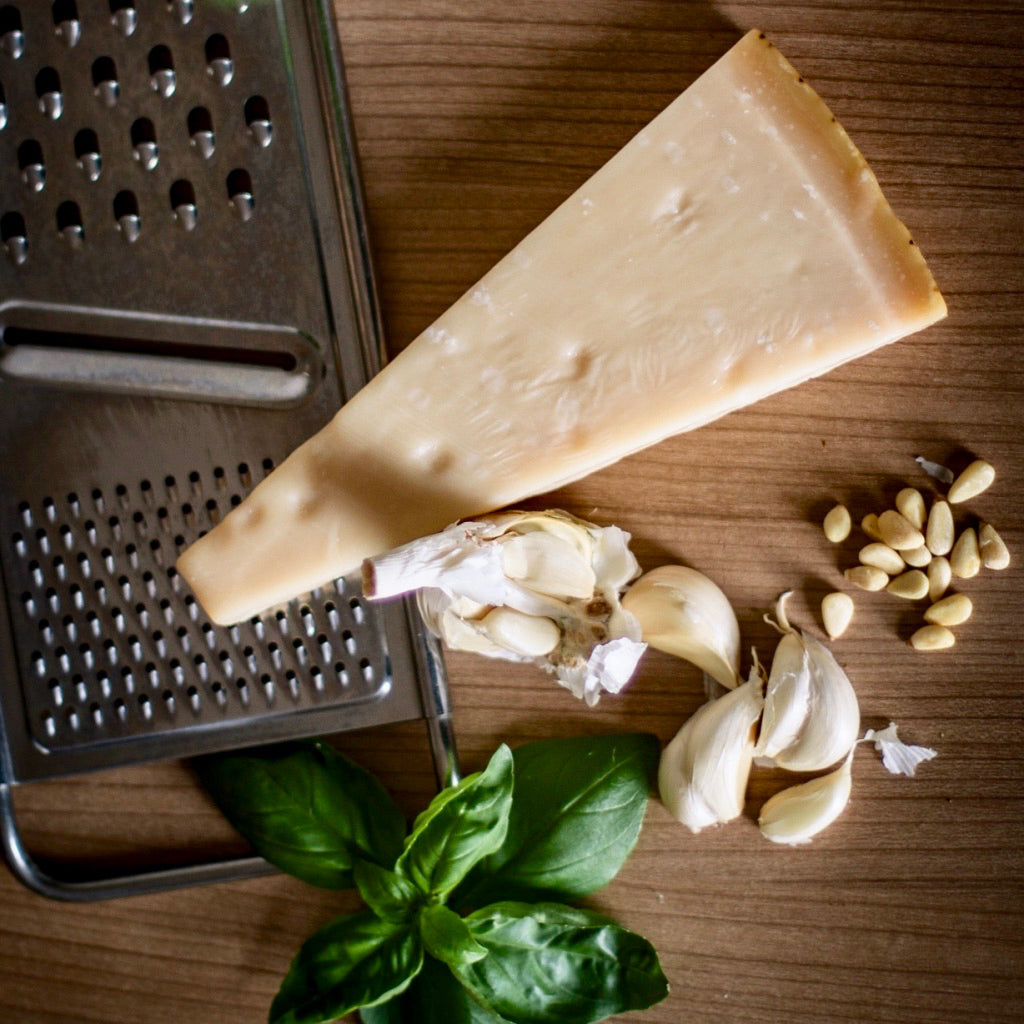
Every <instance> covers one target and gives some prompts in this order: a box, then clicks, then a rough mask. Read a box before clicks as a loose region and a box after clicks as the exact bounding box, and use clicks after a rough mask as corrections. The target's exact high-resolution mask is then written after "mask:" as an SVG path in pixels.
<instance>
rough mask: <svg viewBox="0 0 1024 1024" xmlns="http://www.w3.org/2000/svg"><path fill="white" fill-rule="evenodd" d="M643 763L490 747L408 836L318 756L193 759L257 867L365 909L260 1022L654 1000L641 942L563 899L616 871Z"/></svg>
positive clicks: (377, 790) (553, 743)
mask: <svg viewBox="0 0 1024 1024" xmlns="http://www.w3.org/2000/svg"><path fill="white" fill-rule="evenodd" d="M658 751H659V747H658V742H657V739H656V738H655V737H654V736H650V735H647V734H626V735H616V736H599V737H580V738H575V739H568V740H545V741H542V742H539V743H531V744H526V745H524V746H522V747H519V748H518V749H517V750H516V751H515V752H512V751H510V750H509V748H508V747H507V746H505V745H502V746H501V747H499V748H498V750H497V751H496V752H495V754H494V755H493V757H492V758H491V760H490V762H489V763H488V765H487V767H486V768H485V769H484V770H483V771H482V772H478V773H476V774H474V775H470V776H468V777H467V778H465V779H464V780H463V781H462V782H460V783H459V784H458V785H457V786H453V787H451V788H449V789H446V790H444V791H442V792H441V793H440V794H439V795H438V796H437V797H435V799H434V800H433V801H432V802H431V804H430V806H429V807H428V808H427V809H426V810H425V811H424V812H423V813H422V814H420V815H419V816H418V817H417V818H416V820H415V821H414V822H413V826H412V829H411V831H410V832H409V834H408V835H407V836H406V835H404V831H405V829H404V819H403V818H402V815H401V812H400V811H399V809H398V807H397V806H396V805H395V804H394V802H393V801H392V799H391V797H390V796H389V795H388V794H387V792H386V791H385V790H384V789H383V787H381V786H380V784H379V783H378V782H377V781H376V780H375V779H374V778H373V776H371V775H370V774H369V773H368V772H366V771H364V769H362V768H360V767H359V766H358V765H356V764H354V763H353V762H352V761H350V760H348V759H347V758H345V757H343V756H342V755H341V754H339V753H337V752H336V751H334V750H332V749H331V748H330V747H328V746H327V745H326V744H324V743H322V742H312V743H302V744H291V745H288V746H287V747H283V748H277V749H275V750H271V751H269V752H266V753H255V754H254V753H248V754H228V755H220V756H217V757H213V758H208V759H206V760H205V761H204V762H202V763H201V765H200V775H201V778H202V779H203V782H204V784H205V785H206V786H207V787H208V789H209V790H210V792H211V794H212V795H213V797H214V799H215V801H216V802H217V804H218V805H219V806H220V808H221V809H222V811H223V812H224V813H225V815H226V816H227V817H228V819H229V820H230V821H231V822H232V823H233V824H234V825H235V826H236V828H237V829H238V830H239V831H240V832H241V833H242V835H244V836H245V837H246V838H247V839H248V840H249V841H250V842H251V843H252V845H253V846H254V847H255V849H256V850H257V851H258V852H259V853H261V854H262V855H263V856H265V857H266V858H267V859H268V860H270V861H271V862H272V863H274V864H275V865H277V866H278V867H280V868H281V869H282V870H284V871H286V872H289V873H291V874H293V875H295V876H296V877H298V878H301V879H303V880H304V881H307V882H310V883H312V884H314V885H320V886H325V887H328V888H343V887H347V886H352V885H354V886H356V887H357V888H358V890H359V892H360V895H361V896H362V897H363V900H364V901H365V903H366V905H367V907H368V909H367V910H365V911H361V912H359V913H356V914H350V915H347V916H343V917H339V918H336V919H335V920H333V921H331V922H329V923H328V924H327V925H325V926H324V927H323V928H321V929H320V931H318V932H316V933H315V934H314V935H313V936H312V937H311V938H309V939H308V940H307V941H306V942H305V943H304V945H303V946H302V948H301V949H300V950H299V952H298V955H297V956H296V957H295V960H294V961H293V963H292V965H291V969H290V970H289V972H288V974H287V976H286V977H285V979H284V982H283V984H282V985H281V989H280V992H279V993H278V995H277V997H276V998H275V999H274V1002H273V1004H272V1006H271V1009H270V1018H269V1019H270V1024H324V1022H327V1021H332V1020H335V1019H337V1018H338V1017H341V1016H343V1015H344V1014H346V1013H350V1012H352V1011H353V1010H356V1009H358V1010H359V1012H360V1016H361V1018H362V1020H363V1021H364V1022H365V1024H397V1022H402V1024H441V1022H444V1024H503V1022H504V1024H546V1022H555V1021H557V1022H562V1024H592V1022H596V1021H600V1020H604V1019H605V1018H606V1017H609V1016H612V1015H614V1014H617V1013H623V1012H625V1011H628V1010H635V1009H643V1008H644V1007H647V1006H651V1005H652V1004H654V1003H656V1002H658V1001H660V1000H661V999H663V998H665V996H666V994H667V991H668V986H667V982H666V980H665V976H664V974H663V973H662V970H661V966H660V964H659V962H658V956H657V953H656V952H655V950H654V948H653V947H652V946H651V944H650V943H649V942H647V940H646V939H643V938H641V937H640V936H639V935H635V934H634V933H633V932H630V931H628V930H627V929H625V928H622V927H621V926H620V925H618V924H616V923H615V922H614V921H611V920H609V919H608V918H606V917H603V916H601V915H599V914H596V913H594V912H592V911H590V910H586V909H581V908H577V907H572V906H568V905H566V903H565V902H564V901H566V900H576V899H578V898H580V897H582V896H586V895H588V894H589V893H591V892H594V891H596V890H597V889H599V888H601V887H603V886H604V885H606V884H607V883H608V882H610V881H611V879H612V878H614V876H615V874H616V873H617V872H618V870H619V868H621V866H622V865H623V863H624V862H625V860H626V858H627V857H628V856H629V854H630V852H631V851H632V849H633V847H634V845H635V844H636V840H637V836H638V835H639V832H640V828H641V825H642V822H643V817H644V811H645V809H646V806H647V799H648V794H649V791H650V787H651V783H652V780H653V777H654V772H655V771H656V767H657V760H658ZM534 901H536V902H534Z"/></svg>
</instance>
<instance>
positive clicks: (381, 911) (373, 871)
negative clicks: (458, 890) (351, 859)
mask: <svg viewBox="0 0 1024 1024" xmlns="http://www.w3.org/2000/svg"><path fill="white" fill-rule="evenodd" d="M353 874H354V876H355V883H356V888H357V889H358V890H359V895H360V896H362V897H363V900H364V901H365V902H366V905H367V906H368V907H369V908H370V909H371V910H372V911H373V912H374V913H375V914H376V915H377V916H378V917H379V918H381V920H383V921H396V922H399V923H403V922H405V923H407V922H409V921H411V920H412V919H413V917H415V916H416V912H417V910H418V909H419V907H420V904H421V903H422V902H423V899H424V896H423V893H421V892H420V891H419V889H417V888H416V886H415V885H413V884H412V882H410V881H409V879H407V878H403V877H402V876H401V875H399V874H397V873H396V872H394V871H389V870H388V869H387V868H382V867H381V866H380V865H379V864H373V863H371V862H370V861H366V860H361V861H360V862H359V863H358V864H356V866H355V870H354V872H353Z"/></svg>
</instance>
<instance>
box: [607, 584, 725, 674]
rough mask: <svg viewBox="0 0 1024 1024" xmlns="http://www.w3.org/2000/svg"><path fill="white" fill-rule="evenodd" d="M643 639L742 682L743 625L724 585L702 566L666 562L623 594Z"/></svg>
mask: <svg viewBox="0 0 1024 1024" xmlns="http://www.w3.org/2000/svg"><path fill="white" fill-rule="evenodd" d="M622 607H623V608H624V609H626V611H628V612H631V613H632V614H633V615H634V616H635V617H636V619H637V621H638V622H639V623H640V635H641V636H642V637H643V640H644V642H645V643H647V644H649V645H650V646H651V647H654V648H655V649H657V650H659V651H664V652H665V653H667V654H673V655H675V656H676V657H677V658H682V659H683V660H684V661H689V662H692V663H693V664H694V665H696V666H697V667H698V668H700V669H702V670H703V671H704V672H706V673H707V674H708V675H709V676H711V677H712V678H713V679H715V680H717V681H718V682H719V683H721V684H722V685H723V686H725V687H727V688H728V689H732V688H733V687H735V686H736V685H737V683H738V682H739V667H740V627H739V623H738V622H737V620H736V613H735V611H733V607H732V605H731V604H730V602H729V599H728V598H727V597H726V596H725V594H724V593H723V592H722V590H721V589H720V588H719V587H718V585H717V584H716V583H714V582H713V581H712V580H710V579H709V578H708V577H707V576H705V575H704V574H703V573H702V572H698V571H697V570H696V569H692V568H690V567H689V566H685V565H662V566H659V567H658V568H657V569H652V570H651V571H650V572H648V573H645V574H644V575H643V576H641V577H640V579H638V580H637V581H636V582H635V583H634V584H633V585H632V586H631V587H630V588H629V589H628V590H627V591H626V593H625V596H624V597H623V598H622Z"/></svg>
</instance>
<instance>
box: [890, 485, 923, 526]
mask: <svg viewBox="0 0 1024 1024" xmlns="http://www.w3.org/2000/svg"><path fill="white" fill-rule="evenodd" d="M896 508H897V509H898V511H899V513H900V514H901V515H902V516H903V518H904V519H906V520H907V522H908V523H910V524H911V526H913V527H915V528H916V529H918V530H923V529H924V516H925V507H924V495H923V494H921V492H920V491H919V490H918V489H917V488H916V487H904V488H903V490H902V491H900V493H899V494H897V495H896Z"/></svg>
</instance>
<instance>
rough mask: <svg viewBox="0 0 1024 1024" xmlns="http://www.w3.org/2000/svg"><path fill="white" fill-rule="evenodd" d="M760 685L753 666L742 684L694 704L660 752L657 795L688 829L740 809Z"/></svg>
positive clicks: (760, 700) (761, 701)
mask: <svg viewBox="0 0 1024 1024" xmlns="http://www.w3.org/2000/svg"><path fill="white" fill-rule="evenodd" d="M762 687H763V683H762V681H761V678H760V676H759V675H758V674H757V672H756V670H753V671H752V672H751V674H750V678H749V679H748V680H747V682H745V683H743V684H742V685H740V686H738V687H736V689H734V690H730V691H729V692H728V693H726V694H725V695H724V696H722V697H719V698H717V699H716V700H712V701H709V702H708V703H706V704H703V705H702V706H701V707H699V708H698V709H697V710H696V711H695V712H694V714H693V715H691V716H690V717H689V718H688V719H687V720H686V722H684V723H683V727H682V728H681V729H680V730H679V732H678V733H676V735H675V737H674V739H673V740H672V741H671V742H670V743H669V744H668V746H667V747H666V748H665V750H664V751H663V752H662V755H661V762H660V764H659V767H658V793H659V796H660V797H661V801H662V803H664V805H665V806H666V807H667V808H668V810H669V812H670V813H671V814H672V815H673V817H675V818H676V819H677V820H678V821H679V822H681V823H682V824H683V825H685V826H686V827H687V828H688V829H690V831H691V832H700V831H701V829H705V828H708V827H709V826H711V825H718V824H722V823H724V822H727V821H732V820H733V819H734V818H737V817H739V815H740V814H742V813H743V802H744V798H745V795H746V789H747V781H748V779H749V777H750V768H751V765H752V763H753V756H754V730H755V728H756V726H757V721H758V719H759V718H760V716H761V711H762V708H763V707H764V698H763V696H762Z"/></svg>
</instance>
